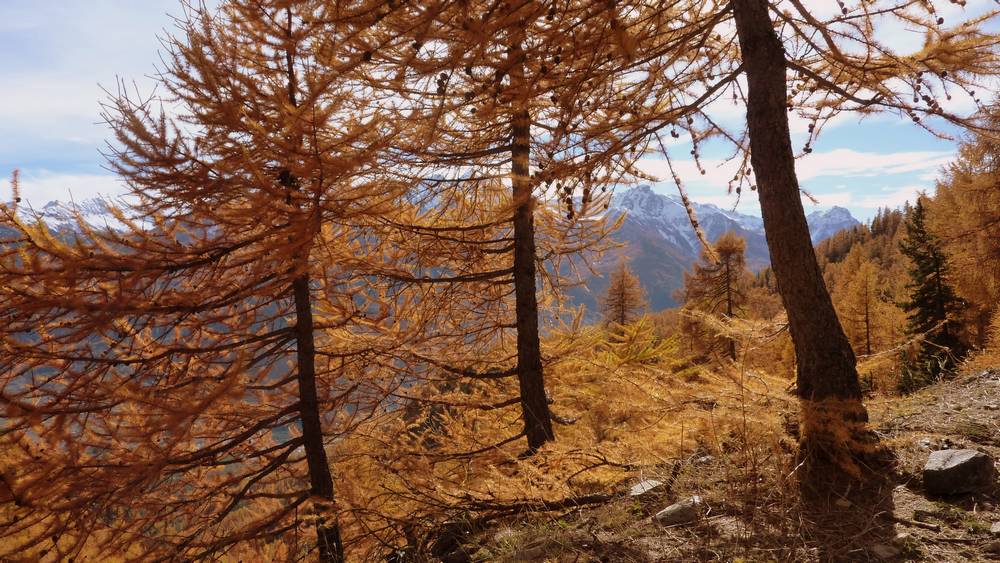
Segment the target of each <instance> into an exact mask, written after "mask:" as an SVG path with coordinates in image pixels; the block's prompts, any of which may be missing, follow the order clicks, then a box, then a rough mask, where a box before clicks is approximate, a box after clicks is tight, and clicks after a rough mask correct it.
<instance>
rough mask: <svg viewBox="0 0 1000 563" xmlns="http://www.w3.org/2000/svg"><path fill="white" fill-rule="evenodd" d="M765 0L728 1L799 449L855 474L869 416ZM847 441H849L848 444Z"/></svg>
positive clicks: (778, 42)
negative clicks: (829, 276) (792, 360)
mask: <svg viewBox="0 0 1000 563" xmlns="http://www.w3.org/2000/svg"><path fill="white" fill-rule="evenodd" d="M768 4H769V2H768V1H767V0H733V2H732V5H733V15H734V17H735V20H736V29H737V34H738V36H739V40H740V50H741V52H742V58H743V68H744V71H745V72H746V76H747V86H748V93H747V97H748V100H747V124H748V127H749V134H750V152H751V155H750V157H751V158H750V162H751V164H752V166H753V169H754V174H755V175H756V178H757V186H758V194H759V198H760V207H761V214H762V215H763V219H764V230H765V233H766V237H767V244H768V248H769V250H770V255H771V266H772V268H773V270H774V274H775V277H776V279H777V282H778V287H779V289H780V293H781V300H782V302H783V303H784V306H785V310H786V311H787V313H788V326H789V331H790V332H791V336H792V341H793V342H794V344H795V355H796V359H797V361H798V366H797V386H798V395H799V398H800V400H801V402H802V420H801V423H802V437H803V446H804V450H806V451H809V452H823V453H826V454H827V455H828V456H829V457H832V458H833V459H834V460H835V461H837V462H839V464H840V465H841V466H842V467H844V468H845V469H847V470H849V471H851V472H852V473H855V472H856V471H857V466H856V465H855V464H854V463H853V461H852V459H851V454H855V453H859V449H870V446H867V447H866V446H865V445H864V443H865V442H866V440H865V439H863V438H862V437H867V432H866V429H865V422H867V419H868V414H867V411H866V410H865V408H864V405H863V404H862V401H861V387H860V385H859V382H858V374H857V370H856V368H855V357H854V352H853V350H852V349H851V344H850V342H849V341H848V339H847V336H846V335H845V334H844V330H843V328H842V327H841V326H840V321H839V320H838V319H837V314H836V312H835V311H834V308H833V302H832V301H831V299H830V294H829V293H828V292H827V290H826V286H825V285H824V283H823V277H822V274H821V272H820V269H819V264H818V263H817V261H816V255H815V252H814V250H813V246H812V242H811V239H810V236H809V228H808V226H807V224H806V217H805V211H804V210H803V208H802V201H801V196H800V193H799V184H798V180H797V178H796V176H795V158H794V154H793V152H792V144H791V138H790V136H789V128H788V110H787V101H786V96H787V93H786V90H787V86H786V78H785V71H786V60H785V52H784V49H783V46H782V44H781V40H780V39H779V38H778V36H777V34H776V33H775V31H774V27H773V25H772V23H771V17H770V14H769V13H768ZM845 437H846V438H845Z"/></svg>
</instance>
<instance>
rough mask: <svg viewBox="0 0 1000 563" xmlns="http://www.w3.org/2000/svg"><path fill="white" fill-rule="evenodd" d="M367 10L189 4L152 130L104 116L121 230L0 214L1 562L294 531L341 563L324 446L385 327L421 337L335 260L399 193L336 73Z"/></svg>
mask: <svg viewBox="0 0 1000 563" xmlns="http://www.w3.org/2000/svg"><path fill="white" fill-rule="evenodd" d="M372 8H373V6H368V5H366V4H364V3H362V4H358V5H355V6H351V7H345V6H341V5H339V4H338V5H337V6H332V5H330V4H329V3H327V2H322V1H319V0H316V1H306V0H301V1H295V2H287V1H280V0H275V1H268V0H263V1H260V0H232V1H227V2H225V3H223V4H222V6H221V7H220V8H219V9H218V10H217V11H214V12H210V11H208V10H207V9H205V8H196V7H190V6H189V7H187V9H186V14H185V15H186V17H185V18H182V19H180V20H179V23H178V25H179V27H180V31H181V33H180V34H178V36H177V37H176V38H171V39H168V40H167V42H166V47H167V50H168V53H167V57H166V61H165V65H166V67H165V69H164V70H163V72H162V74H161V75H160V76H159V82H160V86H161V87H162V88H163V89H164V90H165V92H166V96H165V99H166V101H167V103H168V105H169V107H170V114H169V115H168V114H167V113H164V110H161V109H160V106H159V105H158V104H156V103H155V100H152V99H150V100H137V99H136V98H135V96H129V95H126V94H124V93H121V94H119V95H118V96H117V97H115V98H113V99H112V100H111V101H110V102H109V103H108V105H107V107H106V117H107V120H108V122H109V124H110V126H111V127H112V129H113V130H114V132H115V135H116V139H117V142H116V143H115V144H113V145H111V147H112V148H111V152H110V155H109V162H110V166H111V168H112V169H113V170H114V171H116V172H117V173H118V174H119V175H120V176H121V177H122V178H123V180H124V181H125V182H126V183H127V185H128V187H129V188H130V191H131V194H130V196H129V197H128V199H127V201H128V203H127V204H123V207H122V209H120V210H118V211H116V214H117V219H118V221H119V222H120V223H121V225H120V226H119V227H120V228H117V229H115V230H110V229H95V228H92V227H90V226H88V225H86V224H84V223H82V222H81V223H80V224H79V225H78V227H79V232H78V233H76V234H75V235H72V236H68V237H67V236H62V235H56V234H53V233H52V232H50V231H49V230H48V229H47V228H46V227H45V225H44V224H42V223H36V222H34V221H32V220H31V219H30V217H27V216H26V214H25V212H24V211H23V210H18V209H17V208H16V205H15V206H10V205H8V206H5V207H3V208H2V217H3V227H4V229H5V231H4V232H5V235H4V240H3V242H2V244H0V247H2V248H3V253H2V256H0V288H2V289H0V310H2V311H3V316H4V323H3V324H4V326H3V329H2V331H3V332H2V335H0V340H2V346H3V354H2V357H0V378H2V380H0V381H2V383H0V390H2V392H0V401H2V403H3V404H4V408H5V409H6V419H5V423H4V433H3V440H4V442H5V448H6V449H7V450H8V451H9V452H13V454H12V455H14V457H15V458H16V463H15V464H14V465H12V466H11V467H8V468H7V470H8V473H6V474H5V475H6V479H5V482H6V484H7V486H8V487H9V489H10V491H11V497H12V499H13V501H14V502H15V503H16V504H17V505H18V506H19V507H20V508H18V509H17V510H15V512H14V514H15V517H16V518H18V520H17V523H16V524H12V525H10V526H0V530H3V533H4V534H9V535H8V536H7V538H8V539H7V540H4V541H3V542H0V544H2V545H3V547H2V548H0V553H2V554H5V555H7V556H9V555H12V554H14V553H20V554H21V555H24V554H35V555H37V556H40V555H41V553H43V550H49V551H53V552H54V553H56V554H57V555H58V556H59V557H60V558H62V557H74V556H76V555H78V554H79V553H80V552H81V550H82V549H84V547H86V548H87V549H89V550H97V552H98V553H105V554H111V553H120V554H134V557H135V558H136V559H142V560H152V559H173V558H177V557H180V558H201V557H209V556H216V555H218V554H220V553H224V552H226V551H228V550H230V549H232V548H233V547H234V546H235V545H236V544H239V543H245V542H254V541H270V540H269V539H273V538H275V537H279V538H291V537H293V535H294V537H298V536H297V533H295V534H292V532H297V530H298V529H299V528H300V527H307V528H314V529H315V531H316V540H315V541H312V542H307V543H306V547H307V548H308V546H310V545H311V546H312V549H315V550H316V552H318V556H319V559H320V560H321V561H342V560H343V557H344V555H343V553H344V548H343V541H342V538H341V533H340V524H339V522H338V516H337V506H336V497H335V491H334V484H335V478H334V475H333V474H332V472H331V465H332V463H331V460H330V459H329V456H328V453H327V448H328V446H329V444H330V443H331V441H333V440H335V439H336V438H337V437H338V436H342V435H344V434H345V433H347V432H349V431H350V429H351V428H352V427H353V426H355V425H356V424H358V423H359V422H360V421H362V420H364V419H365V418H366V417H367V416H370V415H371V414H372V413H373V412H375V411H374V409H375V406H376V405H378V404H379V402H380V401H381V400H382V396H383V395H384V393H385V392H386V390H387V389H392V388H393V387H394V386H396V385H397V384H398V379H396V377H397V376H396V374H395V373H394V372H393V371H392V370H390V369H387V368H386V366H384V365H382V364H380V363H379V361H378V360H377V359H376V358H378V357H379V355H380V351H382V350H384V349H386V348H392V347H394V346H398V345H399V343H400V342H401V341H402V340H403V339H404V337H403V335H402V333H403V330H402V329H400V328H399V324H398V323H393V322H392V319H394V318H399V317H406V318H407V319H408V323H409V324H408V327H411V328H412V327H418V326H419V324H420V323H421V314H420V312H419V311H410V310H408V306H409V304H408V302H407V300H406V299H405V298H399V297H398V296H397V295H395V294H393V293H392V292H391V289H389V288H387V287H385V286H379V285H376V283H377V279H376V278H372V277H365V276H362V275H361V273H359V272H358V271H357V270H351V269H346V268H345V267H344V265H345V264H354V265H358V262H359V261H358V256H363V257H365V258H366V259H367V260H369V261H371V262H373V263H374V262H378V261H379V260H380V259H381V258H382V257H380V256H378V255H373V254H371V253H369V252H368V251H367V250H366V241H368V240H370V239H372V238H374V237H375V235H374V234H373V232H374V231H373V229H376V228H377V225H376V223H375V221H374V220H373V218H374V217H377V216H379V215H380V214H381V213H383V211H384V210H385V209H388V208H391V207H394V205H395V201H396V200H397V199H398V198H399V196H400V195H401V194H403V193H405V187H406V186H405V185H403V184H400V183H399V182H397V181H395V180H393V179H390V178H388V177H386V176H384V175H380V174H378V173H377V171H378V170H379V169H380V163H379V158H380V157H379V155H380V154H382V152H383V151H384V150H385V147H387V146H389V142H390V140H391V138H392V136H393V135H394V133H395V131H396V129H395V126H394V125H393V124H392V123H391V122H390V121H389V120H387V119H385V116H383V115H381V114H380V113H379V112H378V111H377V109H376V108H371V107H369V106H368V105H367V104H366V103H365V101H366V94H365V85H364V83H363V82H360V81H355V80H352V78H351V76H352V72H353V69H354V68H356V67H357V65H358V64H360V63H361V62H363V61H364V59H365V55H364V53H363V50H359V49H357V47H356V44H357V42H358V41H359V40H360V38H361V37H362V36H366V34H369V36H366V38H367V39H369V40H373V41H377V40H378V39H377V38H375V37H374V35H373V34H374V33H376V31H375V30H372V28H370V26H369V24H370V21H369V20H370V19H371V10H372ZM27 215H30V213H28V214H27ZM388 340H392V341H393V343H392V344H391V345H390V344H387V343H386V342H387V341H388ZM17 534H21V535H17ZM15 538H17V539H15ZM8 540H9V541H8ZM283 541H284V540H283ZM284 546H285V548H284V549H285V556H283V557H288V558H298V557H301V556H302V555H303V553H304V552H302V553H300V552H299V551H302V548H301V546H298V545H293V544H292V543H290V542H285V544H284ZM307 551H308V549H307ZM0 556H2V555H0Z"/></svg>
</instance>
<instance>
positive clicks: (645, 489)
mask: <svg viewBox="0 0 1000 563" xmlns="http://www.w3.org/2000/svg"><path fill="white" fill-rule="evenodd" d="M662 488H663V483H661V482H660V481H657V480H656V479H643V480H642V481H639V482H638V483H636V484H635V485H632V488H631V489H629V490H628V496H630V497H641V496H644V495H646V494H647V493H651V492H654V491H656V490H657V489H662Z"/></svg>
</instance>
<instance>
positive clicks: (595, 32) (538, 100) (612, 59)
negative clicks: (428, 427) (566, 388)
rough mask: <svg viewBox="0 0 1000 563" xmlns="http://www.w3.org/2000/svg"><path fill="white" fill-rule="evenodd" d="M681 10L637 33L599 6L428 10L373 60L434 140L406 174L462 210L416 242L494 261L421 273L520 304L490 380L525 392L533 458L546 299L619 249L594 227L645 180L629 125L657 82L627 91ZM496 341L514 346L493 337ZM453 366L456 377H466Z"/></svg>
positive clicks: (638, 141) (433, 202) (638, 143)
mask: <svg viewBox="0 0 1000 563" xmlns="http://www.w3.org/2000/svg"><path fill="white" fill-rule="evenodd" d="M671 11H672V8H663V9H660V10H658V12H662V13H661V14H660V15H659V16H658V17H657V18H647V19H638V16H637V15H636V14H635V13H632V12H630V11H629V10H628V9H627V7H614V6H608V5H597V4H592V3H589V2H580V3H566V4H558V5H557V4H552V3H545V2H539V1H536V0H517V1H515V2H506V3H497V2H491V1H483V2H480V1H474V2H455V1H444V0H442V1H439V2H432V3H420V4H419V5H413V6H410V7H409V8H408V9H404V10H402V11H400V13H399V14H397V15H395V16H393V17H392V18H388V20H387V21H390V22H392V25H394V26H395V29H397V30H398V35H399V36H400V38H401V39H400V40H399V41H397V43H396V44H395V45H394V47H395V48H394V49H393V50H383V51H382V52H381V53H374V59H373V67H374V69H375V71H373V79H374V80H377V81H381V82H382V83H384V84H386V85H387V90H388V92H389V93H390V94H389V96H388V97H387V99H386V103H387V104H390V105H392V106H393V107H395V108H397V109H398V110H400V113H401V117H400V119H407V120H410V122H411V123H414V124H417V123H419V125H414V129H415V130H419V131H422V132H425V133H424V134H423V136H416V135H415V136H414V139H413V141H412V142H411V143H410V145H409V146H407V147H405V148H404V149H401V150H400V154H402V155H404V156H405V157H406V158H404V159H403V162H405V165H401V167H403V168H406V169H411V170H414V174H415V175H416V174H419V178H420V179H421V182H422V185H423V186H424V187H425V188H426V189H427V191H428V192H429V193H430V194H432V195H428V196H427V197H425V198H424V200H423V201H425V202H426V206H427V207H428V208H437V209H451V210H452V211H451V212H450V219H448V220H444V221H442V216H441V215H440V213H438V214H437V215H435V214H434V212H433V211H429V212H428V213H426V214H425V217H434V218H435V224H434V225H430V224H427V223H424V224H422V225H416V226H411V227H409V228H410V230H411V231H412V232H413V233H415V235H417V238H418V240H421V239H422V240H429V239H431V238H434V237H436V238H438V239H439V241H440V240H449V241H450V242H453V243H455V248H459V249H462V250H461V251H454V252H453V254H459V253H466V252H471V253H473V254H478V255H480V256H484V257H485V258H483V259H480V260H479V261H478V263H477V262H475V261H468V260H465V259H464V258H462V259H460V260H459V263H461V264H463V265H464V266H463V268H464V271H461V272H456V271H455V269H454V268H443V267H442V266H441V265H435V264H433V263H432V262H430V261H427V262H425V264H424V265H425V271H427V272H430V271H441V270H446V271H448V272H451V273H452V274H453V275H450V276H443V278H444V279H443V280H442V281H449V278H450V281H456V282H460V283H461V282H467V281H469V282H474V284H479V286H480V287H481V286H487V287H491V288H492V289H490V291H488V292H485V291H480V292H479V293H480V294H481V295H490V296H494V297H498V298H500V299H503V300H507V299H510V298H512V303H510V305H501V306H499V307H500V309H501V310H504V311H505V313H506V314H505V315H501V316H496V317H494V319H495V321H497V322H496V323H495V324H494V326H501V327H505V328H508V329H509V328H512V329H513V333H514V335H513V339H514V341H515V343H514V347H515V348H516V350H515V353H514V358H513V359H512V360H513V362H510V361H507V365H503V364H502V363H498V364H497V365H496V366H495V367H494V369H496V370H498V371H499V372H500V373H513V374H515V375H516V377H517V379H518V386H519V395H520V407H521V412H522V417H523V419H524V435H525V437H526V439H527V442H528V449H529V451H535V450H537V449H538V448H540V447H541V446H542V445H543V444H544V443H545V442H547V441H550V440H552V439H554V433H553V431H552V422H551V419H552V417H551V414H550V411H549V407H548V404H547V397H546V390H545V383H544V373H543V371H544V370H543V361H542V352H541V347H540V341H539V332H540V328H539V327H540V318H541V317H542V315H541V309H542V308H544V307H545V305H546V303H544V302H543V303H542V304H541V305H540V304H539V288H540V287H543V288H547V289H558V287H559V286H560V285H561V284H562V278H563V276H562V274H564V273H565V272H566V268H568V266H567V264H566V262H567V261H568V260H570V257H571V256H572V255H574V254H577V253H579V252H580V251H581V250H584V249H586V248H589V247H593V246H594V245H595V244H597V243H599V242H600V241H601V240H602V239H603V238H604V237H605V236H606V235H607V231H608V230H607V228H606V226H604V225H603V223H602V222H601V221H598V220H597V218H598V216H599V214H600V213H601V212H602V211H603V208H604V207H605V206H606V204H607V198H608V197H609V194H608V193H607V192H608V189H609V187H610V186H612V185H613V184H614V183H617V182H623V181H628V180H631V179H633V178H635V177H637V176H638V172H637V171H636V170H635V169H634V166H633V164H634V160H635V159H636V158H637V157H638V156H639V155H641V154H642V152H643V149H644V147H645V143H646V142H647V141H648V139H647V138H646V137H645V136H643V135H641V134H640V131H641V130H642V129H643V128H644V127H645V124H644V122H643V121H642V120H639V119H633V118H632V116H633V115H635V116H638V115H639V114H640V113H641V111H642V107H643V106H642V104H643V103H646V102H648V100H649V99H650V97H651V96H652V94H651V91H650V89H651V84H650V83H645V82H642V81H637V80H625V78H626V77H627V76H628V75H629V73H630V72H632V71H633V70H635V67H637V66H638V65H639V61H640V58H641V56H640V55H639V54H637V53H639V52H640V51H641V46H642V45H643V38H650V39H651V38H653V37H655V36H656V34H657V33H658V31H659V29H660V24H661V23H662V22H664V21H666V20H667V19H669V18H667V17H666V15H665V14H666V13H667V12H671ZM626 27H628V28H629V31H625V29H626ZM650 43H652V41H650ZM664 95H665V94H664ZM418 170H419V172H418ZM456 202H477V205H478V208H479V211H478V212H477V213H465V214H464V215H463V214H461V213H455V212H454V209H456V205H457V206H458V208H460V207H461V206H462V204H457V203H456ZM446 218H447V217H446ZM473 238H478V240H475V241H474V240H472V239H473ZM426 244H435V245H438V246H440V245H441V242H437V243H431V242H427V243H426ZM473 245H475V246H476V248H477V249H474V248H472V246H473ZM540 284H541V285H540ZM498 287H508V288H510V291H509V292H507V293H501V292H499V291H497V288H498ZM497 307H498V305H493V306H491V307H490V308H492V309H496V308H497ZM476 333H477V334H478V333H483V334H485V331H476ZM490 337H491V338H494V342H503V341H504V340H506V337H505V336H504V334H503V333H502V332H497V331H492V332H491V333H490ZM452 359H453V360H461V358H452ZM456 363H457V364H458V365H452V366H451V367H452V368H455V369H454V371H455V372H456V373H457V374H461V373H462V372H463V371H464V372H468V370H466V369H464V368H463V366H462V362H461V361H459V362H456ZM510 363H514V364H515V365H514V366H513V370H512V369H510V366H509V364H510ZM477 373H479V374H481V372H477Z"/></svg>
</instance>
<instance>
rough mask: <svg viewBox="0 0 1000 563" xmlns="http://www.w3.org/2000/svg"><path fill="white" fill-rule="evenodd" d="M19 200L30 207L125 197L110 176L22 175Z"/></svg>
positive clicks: (7, 195)
mask: <svg viewBox="0 0 1000 563" xmlns="http://www.w3.org/2000/svg"><path fill="white" fill-rule="evenodd" d="M20 187H21V199H22V200H24V201H25V202H27V203H29V204H30V205H32V206H34V207H41V206H44V205H45V204H46V203H48V202H50V201H63V202H68V201H70V200H72V201H76V202H81V201H84V200H87V199H92V198H95V197H101V196H107V197H118V196H121V195H123V194H124V193H125V191H126V189H125V186H124V185H123V184H122V182H121V180H119V179H118V177H116V176H112V175H110V174H58V173H54V172H48V171H40V172H28V173H22V174H21V179H20ZM0 199H3V200H9V199H10V188H9V187H7V188H6V189H5V190H4V192H3V197H2V198H0Z"/></svg>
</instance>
